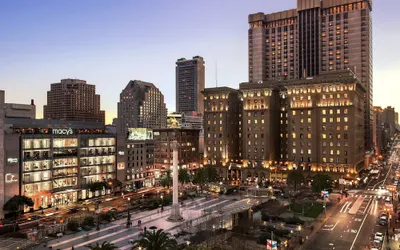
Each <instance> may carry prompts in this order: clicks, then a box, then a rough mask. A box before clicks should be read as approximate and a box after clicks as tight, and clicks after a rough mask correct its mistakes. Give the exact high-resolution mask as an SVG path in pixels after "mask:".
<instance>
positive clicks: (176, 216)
mask: <svg viewBox="0 0 400 250" xmlns="http://www.w3.org/2000/svg"><path fill="white" fill-rule="evenodd" d="M171 148H172V150H173V158H172V207H171V215H170V216H169V217H168V218H167V220H168V221H182V220H183V217H182V216H181V214H180V212H179V202H178V195H179V191H178V186H179V182H178V149H179V143H178V142H177V141H173V142H171Z"/></svg>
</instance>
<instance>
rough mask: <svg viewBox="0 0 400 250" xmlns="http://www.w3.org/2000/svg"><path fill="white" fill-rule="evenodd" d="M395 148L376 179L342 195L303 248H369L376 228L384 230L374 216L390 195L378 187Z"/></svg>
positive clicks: (391, 161) (349, 249)
mask: <svg viewBox="0 0 400 250" xmlns="http://www.w3.org/2000/svg"><path fill="white" fill-rule="evenodd" d="M397 155H398V152H397V150H395V151H394V153H393V154H392V156H391V159H392V160H389V162H388V165H387V166H384V169H383V171H382V172H383V174H382V175H381V176H380V177H379V179H378V180H375V181H374V182H370V183H369V184H368V186H367V187H366V189H363V190H354V192H352V194H351V195H350V196H349V197H348V198H346V199H343V200H342V201H341V202H340V205H338V206H337V207H336V208H335V210H334V211H333V213H332V216H331V217H329V218H328V219H327V221H326V223H325V224H324V225H323V226H322V228H321V229H320V230H319V231H318V232H317V234H316V235H315V237H313V238H312V239H311V242H309V243H308V244H307V247H306V249H310V250H314V249H315V250H317V249H318V250H325V249H326V250H328V249H340V250H341V249H343V250H362V249H370V248H371V242H372V241H373V238H374V237H373V236H374V234H375V233H376V232H381V233H383V234H385V233H386V232H387V227H386V226H379V225H378V223H377V222H378V219H379V216H380V214H381V212H382V211H383V208H384V205H385V199H386V198H387V197H391V194H390V193H389V192H388V191H385V190H382V189H381V187H382V188H383V187H384V185H385V184H388V183H387V182H388V181H389V180H388V177H389V176H390V170H391V168H392V163H393V159H394V158H396V157H397Z"/></svg>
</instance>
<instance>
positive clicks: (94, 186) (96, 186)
mask: <svg viewBox="0 0 400 250" xmlns="http://www.w3.org/2000/svg"><path fill="white" fill-rule="evenodd" d="M107 188H110V185H109V184H108V183H107V182H105V181H98V182H93V183H90V184H89V190H90V192H92V193H94V192H96V191H100V190H103V189H107Z"/></svg>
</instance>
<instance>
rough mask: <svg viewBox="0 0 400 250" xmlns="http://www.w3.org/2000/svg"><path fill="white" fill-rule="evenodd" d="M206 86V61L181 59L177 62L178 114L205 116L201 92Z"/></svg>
mask: <svg viewBox="0 0 400 250" xmlns="http://www.w3.org/2000/svg"><path fill="white" fill-rule="evenodd" d="M204 86H205V72H204V60H203V57H201V56H195V57H193V59H186V58H181V59H178V60H177V61H176V112H178V113H192V112H197V113H199V114H203V112H204V106H203V105H204V103H203V98H202V95H201V91H203V90H204Z"/></svg>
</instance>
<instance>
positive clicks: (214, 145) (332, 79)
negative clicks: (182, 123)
mask: <svg viewBox="0 0 400 250" xmlns="http://www.w3.org/2000/svg"><path fill="white" fill-rule="evenodd" d="M365 92H366V89H365V87H364V86H363V85H362V84H361V82H360V81H359V80H358V79H357V78H356V77H355V75H354V74H353V73H352V72H351V71H350V70H344V71H336V72H333V73H322V74H320V75H319V76H318V77H310V78H308V79H301V80H286V81H267V82H263V83H241V84H240V89H239V90H234V89H229V88H224V87H221V88H209V89H205V90H204V102H205V103H204V106H205V115H204V129H205V158H204V164H205V165H207V164H209V165H212V166H216V167H217V168H218V169H219V172H220V176H221V177H222V178H224V179H225V180H228V181H242V182H243V181H250V182H251V181H260V180H265V179H268V178H271V177H272V178H284V177H285V173H286V171H287V170H291V169H297V168H300V169H302V170H304V171H305V172H309V173H313V172H327V173H331V174H332V175H333V176H334V177H337V178H339V177H341V176H343V175H347V174H349V175H352V174H355V173H356V172H357V170H359V169H361V168H362V167H363V166H364V153H365V151H364V136H363V133H364V123H363V120H364V118H363V117H364V116H363V112H364V105H363V97H364V94H365ZM228 96H231V97H230V98H231V99H230V100H229V98H227V97H228ZM228 100H229V101H228ZM233 100H234V101H233ZM236 102H239V103H236ZM235 103H236V104H235ZM235 107H238V108H236V110H237V111H234V109H235ZM240 110H241V111H240ZM238 111H239V112H238ZM228 114H229V119H228V120H223V119H219V117H224V116H227V115H228ZM235 134H237V136H235ZM228 142H229V143H228ZM224 145H229V147H227V148H224ZM226 152H229V154H228V156H227V154H226ZM234 152H238V153H234Z"/></svg>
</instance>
